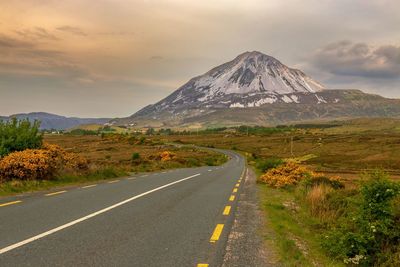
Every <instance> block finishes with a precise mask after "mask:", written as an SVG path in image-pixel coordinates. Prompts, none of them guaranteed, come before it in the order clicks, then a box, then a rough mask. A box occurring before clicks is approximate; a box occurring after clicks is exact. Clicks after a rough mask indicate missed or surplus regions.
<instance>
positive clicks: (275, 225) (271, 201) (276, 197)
mask: <svg viewBox="0 0 400 267" xmlns="http://www.w3.org/2000/svg"><path fill="white" fill-rule="evenodd" d="M258 186H260V188H261V191H262V195H261V206H262V208H263V209H264V211H265V213H266V215H267V218H268V220H267V225H266V227H268V228H270V229H272V230H273V231H274V233H275V240H273V243H274V244H275V246H276V249H277V251H278V252H279V256H280V263H281V264H282V265H283V266H344V265H343V264H341V263H339V262H335V261H332V260H330V259H329V258H328V257H327V256H325V255H324V251H322V249H321V246H320V242H319V241H320V237H321V232H320V231H319V230H318V228H319V224H318V222H317V221H315V220H313V219H312V218H311V217H310V215H309V213H308V212H307V210H306V209H305V207H302V206H300V205H298V201H297V199H296V196H295V192H293V191H288V190H283V189H274V188H271V187H269V186H267V185H265V184H259V185H258ZM266 238H268V237H266Z"/></svg>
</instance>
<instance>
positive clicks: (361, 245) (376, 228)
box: [323, 173, 400, 266]
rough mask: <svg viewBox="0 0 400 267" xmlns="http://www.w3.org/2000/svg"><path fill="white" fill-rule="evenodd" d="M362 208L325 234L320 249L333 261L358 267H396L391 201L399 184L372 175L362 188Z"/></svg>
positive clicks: (399, 227) (397, 229)
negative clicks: (341, 261)
mask: <svg viewBox="0 0 400 267" xmlns="http://www.w3.org/2000/svg"><path fill="white" fill-rule="evenodd" d="M360 192H361V197H362V201H361V205H360V206H359V207H358V210H357V211H356V212H355V213H354V214H351V215H349V216H348V217H344V218H342V220H341V222H340V224H338V226H337V227H336V228H334V229H333V230H331V231H330V232H329V234H328V235H326V237H325V240H324V241H323V246H324V248H325V249H326V251H327V252H328V253H329V254H330V255H331V256H332V257H334V258H336V259H340V260H343V262H344V263H346V264H352V265H361V266H396V263H399V261H400V260H399V258H398V257H397V258H396V257H393V255H396V254H398V253H399V242H400V219H399V217H398V215H397V214H396V211H395V209H394V205H393V201H394V200H395V199H396V197H398V196H399V194H400V186H399V184H398V183H395V182H392V181H389V180H388V178H387V176H386V175H385V174H383V173H374V174H372V175H371V177H370V179H369V180H368V181H366V182H364V183H363V184H362V185H361V190H360Z"/></svg>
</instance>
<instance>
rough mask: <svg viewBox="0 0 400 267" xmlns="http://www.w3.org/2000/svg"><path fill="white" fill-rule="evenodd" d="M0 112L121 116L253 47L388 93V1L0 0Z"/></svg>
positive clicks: (393, 82) (395, 80)
mask: <svg viewBox="0 0 400 267" xmlns="http://www.w3.org/2000/svg"><path fill="white" fill-rule="evenodd" d="M0 18H1V20H0V115H10V114H14V113H19V112H31V111H46V112H52V113H57V114H61V115H67V116H84V117H123V116H128V115H131V114H132V113H134V112H135V111H137V110H138V109H140V108H141V107H143V106H145V105H147V104H150V103H154V102H156V101H158V100H159V99H161V98H163V97H165V96H167V95H168V94H169V93H171V92H172V91H174V90H175V89H177V88H178V87H179V86H180V85H182V84H183V83H185V82H186V81H187V80H189V79H190V78H192V77H193V76H197V75H199V74H202V73H204V72H206V71H208V70H209V69H210V68H212V67H214V66H216V65H219V64H221V63H224V62H226V61H229V60H231V59H233V58H234V57H235V56H237V55H238V54H240V53H243V52H245V51H252V50H258V51H261V52H263V53H266V54H269V55H271V56H274V57H276V58H277V59H279V60H280V61H282V62H283V63H284V64H286V65H288V66H290V67H296V68H300V69H302V70H303V71H305V72H306V73H307V74H309V75H310V76H312V77H313V78H314V79H316V80H318V81H320V82H322V83H323V84H325V85H326V86H327V87H330V88H358V89H362V90H364V91H366V92H372V93H378V94H381V95H383V96H387V97H398V98H400V2H399V1H398V0H285V1H282V0H246V1H243V0H218V1H216V0H202V1H198V0H142V1H140V0H96V1H93V0H64V1H58V0H24V1H17V0H15V1H14V0H0Z"/></svg>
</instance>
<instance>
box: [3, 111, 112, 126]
mask: <svg viewBox="0 0 400 267" xmlns="http://www.w3.org/2000/svg"><path fill="white" fill-rule="evenodd" d="M10 118H17V119H29V121H35V120H38V121H40V122H41V124H40V129H42V130H43V129H47V130H50V129H56V130H65V129H69V128H72V127H75V126H78V125H82V124H104V123H106V122H108V121H110V119H106V118H99V119H92V118H75V117H72V118H68V117H64V116H59V115H55V114H50V113H45V112H32V113H20V114H14V115H11V116H9V117H0V120H8V119H10Z"/></svg>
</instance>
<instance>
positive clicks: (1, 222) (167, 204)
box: [0, 151, 245, 267]
mask: <svg viewBox="0 0 400 267" xmlns="http://www.w3.org/2000/svg"><path fill="white" fill-rule="evenodd" d="M225 153H227V154H228V155H229V156H230V160H229V161H228V162H227V163H225V164H224V165H222V166H217V167H200V168H190V169H179V170H172V171H166V172H158V173H149V174H139V175H135V176H131V177H125V178H121V179H116V180H110V181H106V182H102V183H97V184H96V183H93V184H88V185H85V186H80V187H75V188H68V189H61V190H53V191H51V192H45V193H43V192H42V193H36V194H30V195H26V196H19V197H11V198H3V199H0V266H2V267H4V266H143V267H145V266H146V267H150V266H174V267H177V266H178V267H180V266H199V267H203V266H209V267H212V266H220V265H221V264H222V261H223V256H224V251H225V246H226V242H227V238H228V235H229V232H230V228H231V226H232V222H233V218H234V212H235V208H236V203H237V201H238V196H239V193H240V190H241V185H242V183H243V180H242V178H241V177H242V174H243V173H244V168H245V161H244V159H243V158H242V157H241V156H240V155H238V154H235V153H233V152H229V151H226V152H225Z"/></svg>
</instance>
